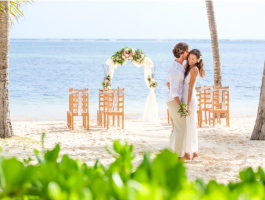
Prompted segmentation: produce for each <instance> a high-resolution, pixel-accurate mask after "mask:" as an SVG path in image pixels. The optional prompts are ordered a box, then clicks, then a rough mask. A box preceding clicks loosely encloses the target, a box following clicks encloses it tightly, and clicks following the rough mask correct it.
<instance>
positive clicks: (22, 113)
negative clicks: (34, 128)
mask: <svg viewBox="0 0 265 200" xmlns="http://www.w3.org/2000/svg"><path fill="white" fill-rule="evenodd" d="M180 41H184V42H186V43H188V44H189V45H190V49H193V48H196V49H199V50H200V51H201V52H202V55H203V58H204V64H205V70H206V78H204V79H202V78H200V79H199V81H198V85H202V86H203V85H213V64H212V63H213V61H212V49H211V42H210V40H115V41H110V40H17V39H16V40H15V39H13V40H11V43H10V68H9V78H10V82H9V88H10V109H11V118H12V120H65V119H66V111H67V110H68V91H69V88H71V87H73V88H79V89H80V88H85V87H86V88H89V90H90V116H91V118H92V119H93V118H94V119H95V118H96V110H97V108H98V89H100V88H101V82H102V80H103V77H104V70H103V67H102V66H103V64H104V63H105V61H106V60H107V59H108V58H109V57H110V56H111V55H112V54H113V53H114V52H115V51H117V50H118V49H120V48H121V47H123V46H125V45H126V46H128V47H131V48H135V49H136V48H140V49H142V50H143V51H144V52H145V53H146V54H147V56H148V57H150V58H151V59H152V60H153V63H154V66H155V78H156V79H157V80H158V87H157V89H156V96H157V102H158V110H159V117H161V118H162V117H166V109H167V107H166V104H165V96H166V92H167V88H166V86H165V83H166V74H167V69H168V66H169V65H170V63H171V62H172V61H173V60H174V57H173V55H172V49H173V47H174V46H175V44H177V43H178V42H180ZM220 51H221V61H222V75H223V85H224V86H230V99H231V100H230V116H232V117H239V116H242V115H256V113H257V108H258V103H259V95H260V86H261V78H262V72H263V66H264V60H265V41H251V40H241V41H239V40H221V41H220ZM116 87H120V88H123V87H124V88H125V94H126V99H125V100H126V103H125V113H126V117H127V118H141V117H142V114H143V110H144V106H145V101H146V98H147V95H148V93H149V89H148V88H147V87H146V85H145V81H144V67H143V66H142V67H140V68H137V67H135V66H134V65H133V64H132V63H130V62H128V63H127V64H126V65H124V66H119V67H118V68H117V69H115V71H114V77H113V83H112V88H116Z"/></svg>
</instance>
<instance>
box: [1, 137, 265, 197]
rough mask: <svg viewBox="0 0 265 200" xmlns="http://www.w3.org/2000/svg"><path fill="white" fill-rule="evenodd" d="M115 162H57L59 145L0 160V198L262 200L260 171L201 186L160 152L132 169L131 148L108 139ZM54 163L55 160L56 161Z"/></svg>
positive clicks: (179, 163)
mask: <svg viewBox="0 0 265 200" xmlns="http://www.w3.org/2000/svg"><path fill="white" fill-rule="evenodd" d="M107 150H108V151H109V153H110V154H111V155H112V156H113V157H114V158H115V161H114V162H112V163H111V164H110V165H109V167H105V166H104V165H102V164H100V162H99V160H97V161H96V162H95V164H94V166H91V167H89V166H87V165H86V164H85V163H82V162H81V161H80V160H78V159H75V160H74V159H71V158H70V157H69V156H68V155H63V156H62V157H61V158H59V153H60V146H59V145H56V146H55V148H54V149H51V150H47V151H43V153H44V154H42V153H40V152H39V151H38V150H35V155H36V158H37V160H38V164H36V165H31V164H30V160H31V159H24V161H23V162H22V161H19V160H18V159H17V158H4V157H2V156H1V157H0V199H5V200H7V199H8V200H11V199H19V200H20V199H21V200H22V199H43V200H45V199H47V200H48V199H50V200H53V199H54V200H59V199H63V200H75V199H78V200H79V199H80V200H90V199H102V200H107V199H113V200H115V199H125V200H126V199H128V200H136V199H137V200H146V199H156V200H173V199H174V200H175V199H176V200H178V199H203V200H210V199H211V200H213V199H220V200H229V199H264V198H265V192H264V191H265V173H264V171H263V169H262V168H261V167H259V168H258V170H257V172H254V171H253V169H252V168H248V169H246V170H244V171H241V172H240V173H239V177H240V179H241V180H240V181H239V182H230V183H229V184H228V185H224V184H219V183H217V182H216V181H215V180H211V181H210V182H208V183H205V182H204V181H203V180H201V179H197V180H196V181H188V180H187V176H186V173H185V171H186V169H185V166H184V163H183V161H179V159H178V155H177V154H176V153H172V152H171V151H169V150H167V149H165V150H163V151H161V153H159V154H157V155H156V157H155V158H154V159H153V160H152V159H151V158H150V152H146V153H145V154H144V157H143V160H142V162H141V163H140V165H139V166H138V167H137V168H136V169H135V170H134V168H133V165H132V160H133V159H134V158H135V154H134V153H133V146H132V145H128V144H127V143H125V144H124V145H122V144H121V143H120V142H119V141H114V143H113V150H110V149H109V148H107ZM57 160H59V161H57Z"/></svg>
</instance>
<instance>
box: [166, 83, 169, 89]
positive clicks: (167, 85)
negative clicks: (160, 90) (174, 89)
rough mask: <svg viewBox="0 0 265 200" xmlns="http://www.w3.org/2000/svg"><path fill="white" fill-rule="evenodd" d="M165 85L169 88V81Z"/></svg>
mask: <svg viewBox="0 0 265 200" xmlns="http://www.w3.org/2000/svg"><path fill="white" fill-rule="evenodd" d="M166 85H167V87H168V89H169V90H170V83H169V82H167V84H166Z"/></svg>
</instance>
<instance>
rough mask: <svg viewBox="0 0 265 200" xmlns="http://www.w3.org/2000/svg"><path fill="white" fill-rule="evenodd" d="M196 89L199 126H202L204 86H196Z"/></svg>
mask: <svg viewBox="0 0 265 200" xmlns="http://www.w3.org/2000/svg"><path fill="white" fill-rule="evenodd" d="M195 89H196V97H197V101H198V105H197V118H198V126H199V127H202V106H201V97H202V95H201V94H202V87H196V88H195Z"/></svg>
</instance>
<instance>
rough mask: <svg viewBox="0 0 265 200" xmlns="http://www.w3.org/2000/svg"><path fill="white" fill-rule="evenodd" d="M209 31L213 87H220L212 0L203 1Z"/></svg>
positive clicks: (220, 67)
mask: <svg viewBox="0 0 265 200" xmlns="http://www.w3.org/2000/svg"><path fill="white" fill-rule="evenodd" d="M205 3H206V9H207V15H208V22H209V29H210V34H211V43H212V53H213V71H214V85H215V86H220V87H222V65H221V57H220V50H219V41H218V33H217V25H216V20H215V14H214V6H213V1H212V0H205Z"/></svg>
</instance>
